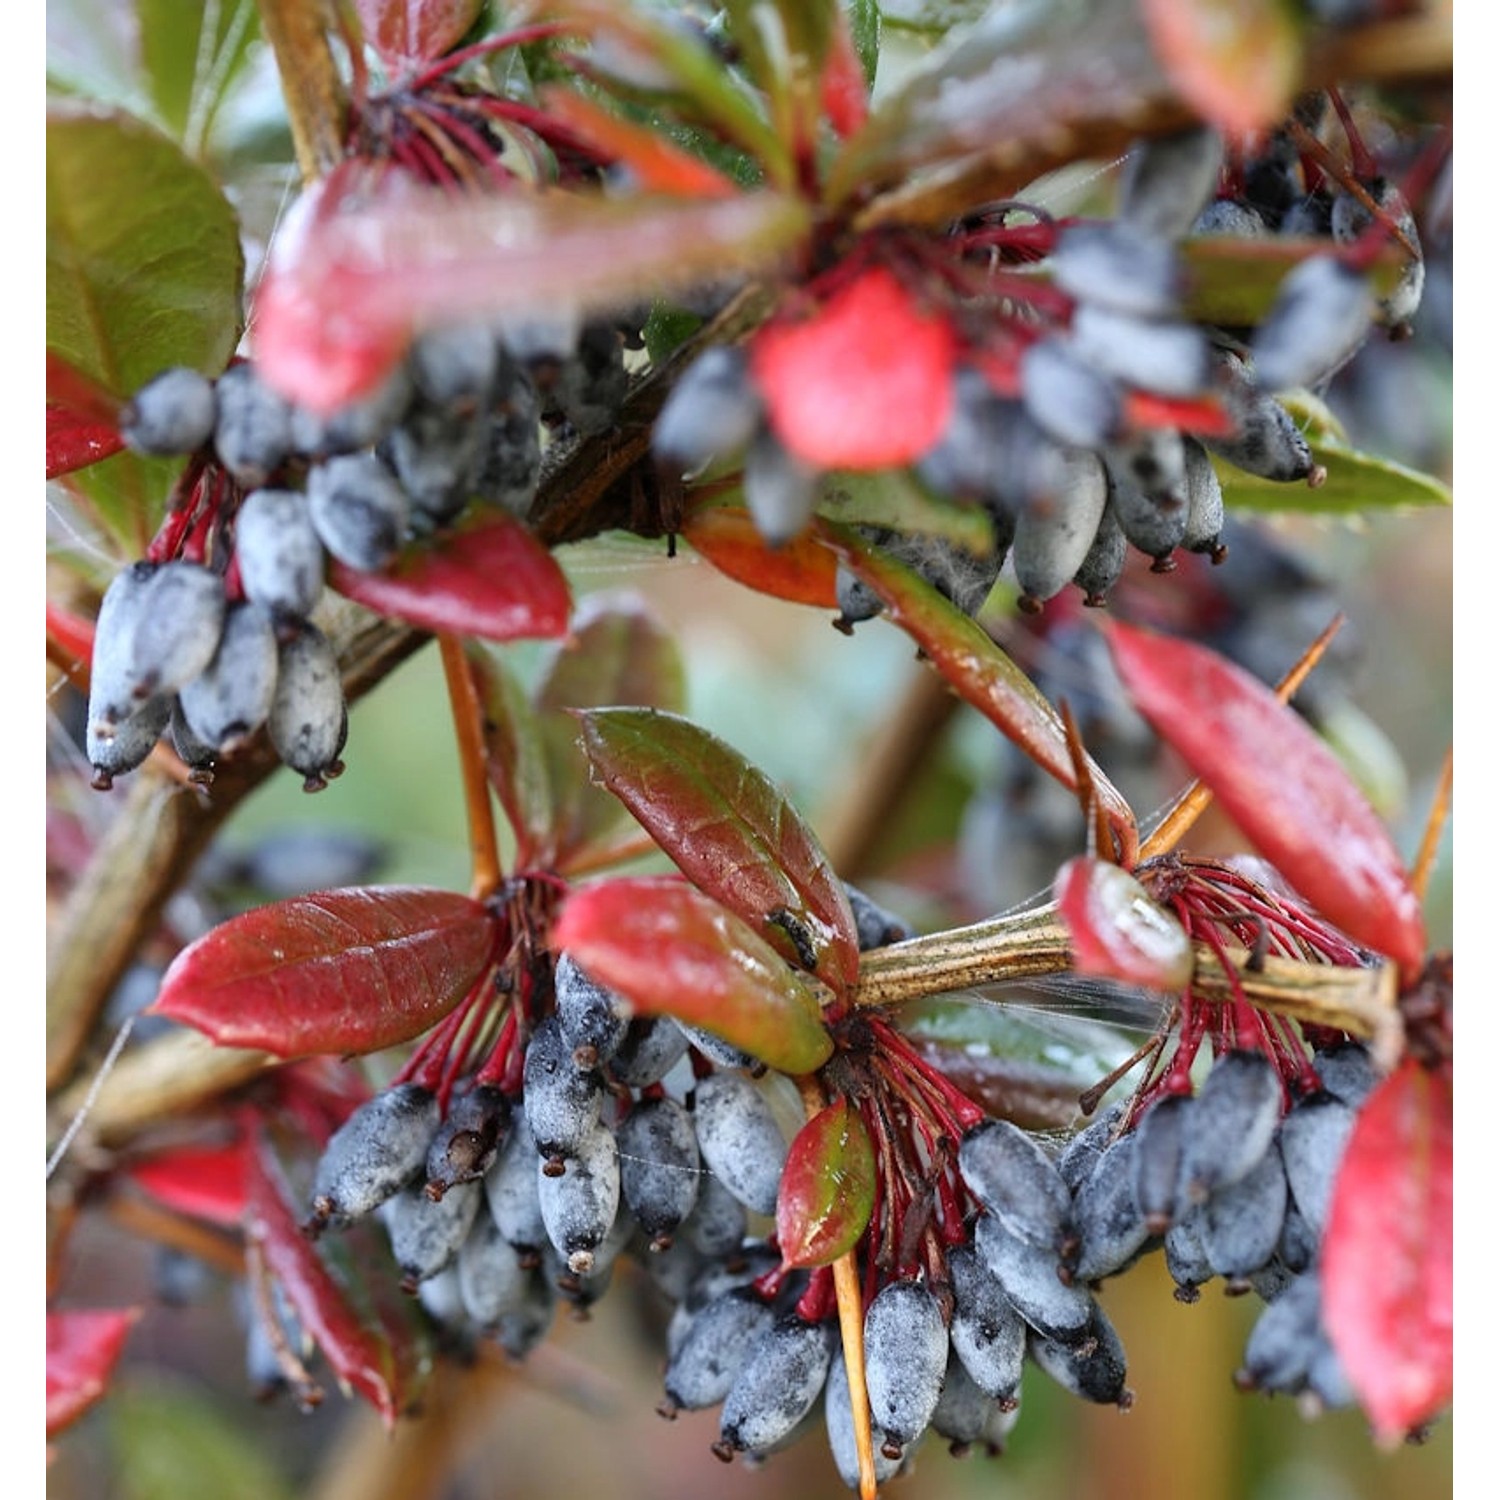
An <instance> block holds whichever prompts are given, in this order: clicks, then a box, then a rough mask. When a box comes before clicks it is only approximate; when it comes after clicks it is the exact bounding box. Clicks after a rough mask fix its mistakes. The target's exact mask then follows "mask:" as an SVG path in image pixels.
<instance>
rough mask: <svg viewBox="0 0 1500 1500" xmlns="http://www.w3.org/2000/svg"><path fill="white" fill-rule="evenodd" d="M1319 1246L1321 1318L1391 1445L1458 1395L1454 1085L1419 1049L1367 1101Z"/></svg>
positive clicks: (1362, 1399)
mask: <svg viewBox="0 0 1500 1500" xmlns="http://www.w3.org/2000/svg"><path fill="white" fill-rule="evenodd" d="M1322 1255H1323V1273H1322V1284H1323V1322H1324V1326H1325V1327H1326V1329H1327V1332H1328V1336H1329V1338H1330V1339H1332V1341H1333V1345H1334V1348H1335V1349H1336V1350H1337V1351H1338V1355H1339V1360H1340V1362H1341V1363H1342V1365H1343V1367H1344V1370H1345V1373H1346V1374H1347V1375H1348V1377H1349V1379H1350V1381H1351V1382H1352V1383H1353V1385H1354V1388H1355V1390H1356V1391H1357V1392H1358V1395H1359V1399H1360V1402H1361V1404H1362V1405H1363V1407H1364V1409H1365V1412H1366V1414H1367V1415H1368V1416H1369V1418H1370V1421H1371V1423H1372V1425H1373V1426H1374V1429H1375V1434H1376V1436H1377V1438H1379V1439H1380V1440H1381V1441H1383V1442H1386V1443H1391V1444H1394V1443H1396V1442H1398V1441H1400V1440H1401V1439H1402V1438H1403V1437H1404V1436H1405V1435H1406V1434H1407V1432H1408V1431H1410V1430H1411V1429H1412V1428H1414V1427H1418V1426H1420V1425H1421V1424H1422V1423H1424V1422H1427V1421H1429V1420H1430V1419H1431V1418H1433V1417H1434V1416H1436V1415H1437V1414H1438V1413H1439V1411H1440V1410H1441V1409H1442V1408H1443V1407H1444V1406H1446V1405H1447V1403H1448V1402H1449V1400H1450V1399H1451V1397H1452V1393H1453V1090H1452V1084H1451V1082H1450V1081H1449V1080H1448V1079H1447V1078H1445V1077H1443V1076H1441V1075H1440V1074H1437V1073H1433V1072H1428V1071H1427V1070H1426V1069H1424V1068H1423V1067H1422V1066H1421V1065H1420V1064H1419V1063H1418V1062H1417V1060H1416V1059H1415V1058H1413V1057H1407V1058H1406V1059H1405V1060H1404V1061H1403V1062H1402V1063H1401V1064H1400V1065H1399V1066H1398V1067H1397V1068H1396V1070H1395V1072H1393V1073H1392V1074H1390V1076H1389V1077H1387V1078H1386V1079H1384V1080H1383V1081H1382V1082H1381V1083H1380V1084H1379V1085H1378V1086H1377V1087H1376V1089H1375V1091H1374V1093H1372V1094H1371V1095H1370V1097H1369V1098H1368V1099H1367V1100H1366V1101H1365V1104H1364V1107H1363V1108H1362V1109H1361V1110H1360V1113H1359V1118H1358V1119H1357V1120H1356V1121H1355V1125H1354V1131H1353V1134H1352V1135H1351V1136H1350V1137H1349V1143H1348V1145H1347V1146H1346V1147H1345V1149H1344V1156H1343V1160H1342V1162H1341V1164H1340V1166H1339V1173H1338V1177H1337V1179H1336V1180H1335V1182H1334V1186H1333V1195H1332V1198H1331V1200H1330V1203H1329V1210H1328V1227H1327V1231H1326V1233H1325V1235H1324V1240H1323V1252H1322Z"/></svg>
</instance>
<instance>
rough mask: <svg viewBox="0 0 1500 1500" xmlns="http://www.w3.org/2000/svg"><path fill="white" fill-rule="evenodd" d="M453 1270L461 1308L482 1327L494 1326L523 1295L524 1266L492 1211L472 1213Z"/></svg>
mask: <svg viewBox="0 0 1500 1500" xmlns="http://www.w3.org/2000/svg"><path fill="white" fill-rule="evenodd" d="M457 1271H458V1290H459V1295H460V1296H461V1297H462V1299H463V1308H464V1311H465V1312H466V1313H467V1314H468V1316H469V1317H470V1318H472V1319H473V1320H474V1322H476V1323H477V1324H479V1326H480V1327H481V1328H483V1329H486V1330H487V1329H490V1328H493V1327H495V1326H496V1325H497V1324H498V1323H499V1321H500V1319H501V1318H502V1317H503V1316H504V1315H505V1314H506V1313H508V1312H513V1311H515V1310H516V1309H518V1308H519V1307H520V1306H521V1304H522V1302H523V1301H524V1299H525V1295H526V1282H527V1274H526V1268H525V1266H523V1265H522V1264H521V1257H520V1254H519V1253H518V1252H517V1250H516V1247H515V1246H514V1245H512V1244H511V1243H510V1241H509V1240H507V1239H506V1238H505V1236H504V1235H503V1234H502V1233H501V1232H500V1226H499V1225H498V1224H496V1223H495V1220H494V1216H493V1215H492V1214H488V1213H482V1212H481V1213H479V1214H477V1215H476V1216H475V1219H474V1223H473V1225H472V1226H471V1227H470V1229H469V1233H468V1237H467V1238H466V1239H465V1240H464V1242H463V1245H462V1246H461V1247H460V1249H459V1252H458V1262H457Z"/></svg>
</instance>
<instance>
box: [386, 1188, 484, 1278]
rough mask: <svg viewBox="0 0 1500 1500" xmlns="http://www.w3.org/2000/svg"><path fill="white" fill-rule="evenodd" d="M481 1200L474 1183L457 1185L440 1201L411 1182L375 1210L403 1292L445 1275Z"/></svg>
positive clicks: (469, 1227) (479, 1190) (467, 1231)
mask: <svg viewBox="0 0 1500 1500" xmlns="http://www.w3.org/2000/svg"><path fill="white" fill-rule="evenodd" d="M482 1199H483V1189H481V1187H480V1186H479V1184H478V1183H477V1182H465V1183H460V1184H458V1185H457V1186H456V1187H454V1188H453V1189H452V1190H451V1191H449V1192H446V1193H444V1194H443V1196H442V1197H441V1198H433V1197H432V1196H431V1194H429V1193H428V1191H427V1188H426V1185H425V1184H424V1183H423V1182H422V1181H420V1180H417V1181H415V1182H413V1183H411V1184H410V1185H409V1186H407V1187H405V1188H403V1189H402V1190H401V1191H400V1192H399V1193H396V1194H395V1195H394V1196H393V1197H390V1198H388V1199H387V1200H386V1201H385V1203H383V1204H382V1205H381V1213H382V1216H383V1218H384V1220H385V1228H386V1233H387V1234H388V1235H390V1238H391V1253H392V1254H393V1255H394V1256H395V1257H396V1264H397V1265H398V1266H400V1268H401V1287H402V1290H403V1291H407V1292H412V1291H415V1290H416V1287H417V1283H418V1282H421V1281H426V1280H427V1278H428V1277H429V1276H436V1275H437V1273H438V1272H439V1271H442V1270H446V1269H447V1267H448V1266H450V1265H451V1264H452V1263H453V1261H454V1259H455V1258H456V1257H457V1255H458V1252H459V1249H460V1248H461V1247H462V1245H463V1242H464V1240H465V1239H466V1238H467V1237H468V1234H469V1231H470V1229H471V1228H472V1227H473V1225H474V1216H475V1214H476V1213H477V1212H478V1210H479V1207H480V1203H481V1201H482Z"/></svg>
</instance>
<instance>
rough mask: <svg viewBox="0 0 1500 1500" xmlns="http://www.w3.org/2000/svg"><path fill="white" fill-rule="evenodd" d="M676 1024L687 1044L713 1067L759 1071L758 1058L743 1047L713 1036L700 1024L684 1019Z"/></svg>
mask: <svg viewBox="0 0 1500 1500" xmlns="http://www.w3.org/2000/svg"><path fill="white" fill-rule="evenodd" d="M673 1019H674V1020H675V1019H676V1018H675V1017H674V1018H673ZM676 1024H677V1025H678V1026H680V1027H681V1028H682V1034H683V1035H684V1036H685V1037H686V1038H687V1040H688V1046H690V1047H693V1048H695V1049H696V1050H697V1051H699V1052H701V1053H702V1054H703V1055H704V1057H706V1058H707V1059H708V1060H709V1061H710V1062H711V1063H713V1064H714V1066H715V1067H719V1068H729V1069H743V1070H745V1071H756V1072H759V1071H761V1064H760V1060H759V1059H758V1058H756V1057H752V1056H751V1055H750V1053H748V1052H746V1051H745V1050H744V1049H743V1048H741V1047H736V1046H735V1045H734V1044H733V1043H732V1042H726V1041H725V1040H724V1038H723V1037H721V1036H715V1035H714V1034H713V1032H711V1031H705V1030H704V1029H703V1027H701V1026H690V1025H689V1024H688V1023H687V1022H686V1021H677V1022H676Z"/></svg>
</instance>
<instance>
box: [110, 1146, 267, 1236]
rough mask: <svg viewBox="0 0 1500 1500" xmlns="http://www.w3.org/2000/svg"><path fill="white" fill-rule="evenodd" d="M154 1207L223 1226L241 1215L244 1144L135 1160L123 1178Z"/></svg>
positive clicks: (181, 1150) (231, 1224) (188, 1148)
mask: <svg viewBox="0 0 1500 1500" xmlns="http://www.w3.org/2000/svg"><path fill="white" fill-rule="evenodd" d="M124 1175H125V1176H126V1177H128V1178H129V1179H130V1181H131V1182H133V1183H134V1184H135V1185H136V1186H137V1187H138V1188H140V1189H141V1190H142V1191H143V1192H145V1193H149V1194H150V1196H151V1197H153V1198H155V1199H156V1201H157V1202H158V1203H164V1204H165V1205H166V1206H167V1207H168V1208H172V1209H176V1211H177V1212H178V1213H182V1214H188V1215H189V1216H190V1217H192V1218H195V1219H207V1220H208V1221H209V1222H210V1223H213V1224H222V1225H224V1226H225V1227H226V1228H233V1227H236V1226H238V1224H239V1222H240V1220H241V1219H242V1218H243V1216H244V1212H245V1146H244V1143H243V1142H241V1141H235V1142H233V1143H232V1144H230V1145H227V1146H179V1147H177V1148H176V1149H175V1150H167V1151H161V1152H158V1153H157V1154H156V1155H155V1156H151V1157H148V1158H147V1159H146V1160H145V1161H142V1162H137V1163H136V1164H135V1165H134V1166H132V1167H130V1168H129V1169H128V1170H127V1171H126V1172H125V1174H124Z"/></svg>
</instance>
